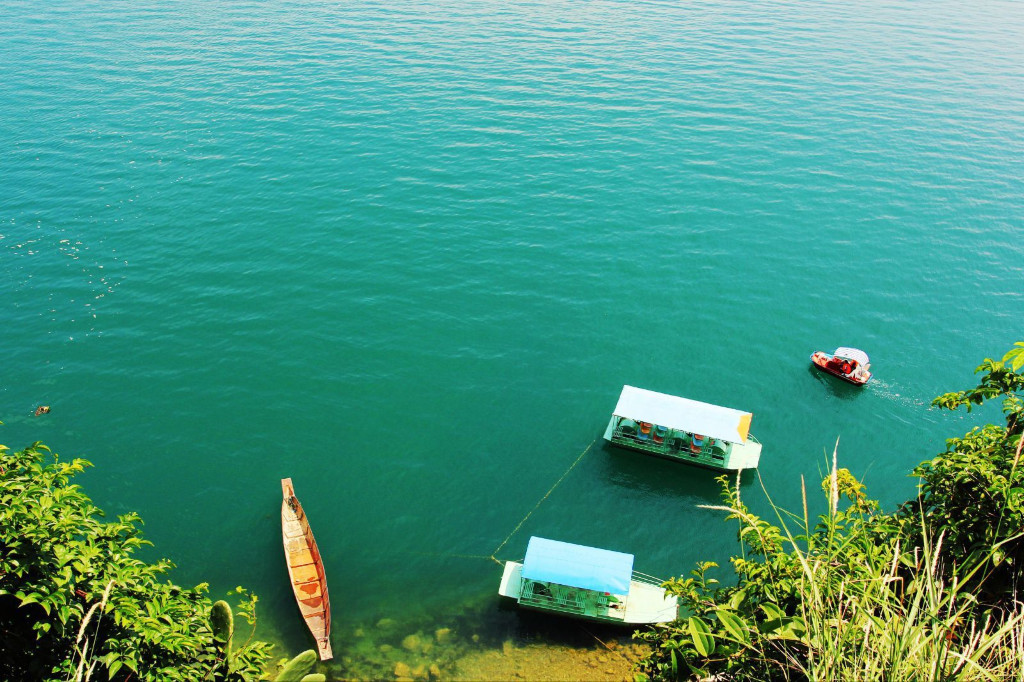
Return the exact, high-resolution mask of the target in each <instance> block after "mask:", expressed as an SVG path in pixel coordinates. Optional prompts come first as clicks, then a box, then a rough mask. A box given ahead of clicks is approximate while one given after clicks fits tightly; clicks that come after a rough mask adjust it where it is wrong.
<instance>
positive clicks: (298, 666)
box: [273, 649, 326, 682]
mask: <svg viewBox="0 0 1024 682" xmlns="http://www.w3.org/2000/svg"><path fill="white" fill-rule="evenodd" d="M316 661H317V653H316V651H314V650H312V649H308V650H306V651H303V652H302V653H301V654H299V655H298V656H296V657H295V658H293V659H291V660H290V661H286V662H285V663H284V664H283V665H282V667H281V670H280V671H279V672H278V673H277V675H276V676H275V677H274V678H273V679H274V682H324V680H325V679H326V677H325V676H324V675H322V674H320V673H314V674H307V673H309V671H310V670H312V668H313V666H314V665H316Z"/></svg>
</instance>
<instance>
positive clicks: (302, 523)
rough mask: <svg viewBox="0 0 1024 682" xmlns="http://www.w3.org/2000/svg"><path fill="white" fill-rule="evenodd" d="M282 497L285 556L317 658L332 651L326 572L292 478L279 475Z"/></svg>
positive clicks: (282, 532)
mask: <svg viewBox="0 0 1024 682" xmlns="http://www.w3.org/2000/svg"><path fill="white" fill-rule="evenodd" d="M281 490H282V492H283V493H284V501H283V502H282V503H281V535H282V536H283V537H284V558H285V561H286V562H287V563H288V578H289V579H290V580H291V583H292V591H293V592H294V593H295V601H296V602H298V604H299V611H300V612H301V613H302V617H303V619H305V621H306V626H307V627H308V628H309V631H310V632H311V633H313V639H315V640H316V648H317V650H318V651H319V653H320V660H321V661H326V660H327V659H329V658H331V657H333V655H334V654H333V653H331V602H330V599H329V598H328V595H327V576H326V575H325V574H324V563H323V560H321V558H320V550H319V549H317V546H316V540H315V539H313V531H312V530H311V529H310V527H309V521H307V520H306V514H305V512H303V511H302V505H301V504H299V500H298V499H297V498H296V497H295V490H294V488H292V479H290V478H282V479H281Z"/></svg>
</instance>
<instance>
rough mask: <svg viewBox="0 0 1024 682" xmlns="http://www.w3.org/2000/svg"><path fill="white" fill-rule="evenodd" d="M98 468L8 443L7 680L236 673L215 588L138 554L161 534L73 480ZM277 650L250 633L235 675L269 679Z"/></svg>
mask: <svg viewBox="0 0 1024 682" xmlns="http://www.w3.org/2000/svg"><path fill="white" fill-rule="evenodd" d="M47 460H51V461H47ZM87 466H90V465H89V463H88V462H86V461H85V460H83V459H74V460H72V461H70V462H64V461H60V459H59V458H58V457H57V456H56V455H51V454H50V451H49V449H48V448H47V447H46V446H45V445H42V444H41V443H35V444H33V445H32V446H30V447H28V448H25V449H24V450H22V451H20V452H12V451H11V450H10V449H9V448H7V447H4V446H0V632H2V633H3V636H2V637H0V679H9V680H32V679H66V680H71V679H75V680H79V679H85V678H86V675H88V676H89V679H92V680H106V679H110V680H129V679H131V680H154V681H156V680H160V681H163V680H171V681H173V680H187V681H189V682H192V681H194V680H202V679H228V678H226V677H225V675H226V674H227V670H226V668H225V667H224V664H225V663H226V658H225V652H226V651H227V641H228V640H230V625H229V626H228V637H227V638H226V639H224V638H223V634H224V631H223V629H221V630H220V632H221V636H222V640H221V641H220V642H218V641H217V639H216V638H215V636H214V631H213V629H212V627H211V623H210V617H211V604H210V599H209V597H208V596H207V595H206V591H207V586H206V585H205V584H200V585H197V586H196V587H193V588H190V589H185V588H181V587H179V586H177V585H174V584H173V583H170V582H167V581H165V580H162V577H163V576H164V575H165V574H166V573H167V572H168V571H169V570H170V569H171V568H172V564H171V563H170V562H169V561H167V560H160V561H157V562H156V563H147V562H144V561H141V560H139V559H136V558H135V557H134V553H135V551H136V550H137V549H138V548H139V547H142V546H144V545H147V544H150V543H148V542H147V541H146V540H144V539H143V538H142V534H141V531H140V528H139V524H140V523H141V520H140V519H139V517H138V516H137V515H136V514H134V513H129V514H123V515H121V516H118V517H117V519H116V520H114V521H104V520H102V517H103V514H102V512H101V511H100V509H98V508H97V507H96V506H95V505H94V504H93V503H92V501H91V500H90V499H89V497H88V496H86V494H85V493H84V492H83V491H82V490H81V488H80V487H79V486H78V485H76V484H73V483H72V480H73V478H74V476H75V475H77V474H79V473H81V472H82V471H84V469H85V467H87ZM254 607H255V601H254V600H251V607H245V608H249V609H250V611H249V613H252V611H251V609H254ZM223 616H224V613H223V612H220V613H219V615H217V616H216V617H215V620H216V619H221V620H220V623H219V624H218V625H217V627H218V628H223V627H224V625H225V623H224V622H223V620H222V619H223ZM228 616H229V618H230V610H229V612H228ZM269 656H270V654H269V645H267V644H265V643H263V642H253V643H251V644H249V643H247V644H246V646H244V647H242V649H240V650H239V651H237V652H232V653H231V654H230V658H231V659H232V661H231V670H232V671H233V672H232V675H234V677H232V678H230V679H239V680H241V679H255V678H257V677H258V676H259V675H260V673H261V671H262V669H263V668H264V666H265V664H266V662H267V661H268V659H269Z"/></svg>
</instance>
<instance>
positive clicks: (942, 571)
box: [637, 343, 1024, 681]
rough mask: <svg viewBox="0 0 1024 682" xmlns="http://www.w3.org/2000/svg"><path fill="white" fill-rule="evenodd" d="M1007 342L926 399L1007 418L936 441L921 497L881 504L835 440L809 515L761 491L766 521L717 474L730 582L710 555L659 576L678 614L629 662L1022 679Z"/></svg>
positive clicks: (783, 674)
mask: <svg viewBox="0 0 1024 682" xmlns="http://www.w3.org/2000/svg"><path fill="white" fill-rule="evenodd" d="M1017 346H1019V348H1015V349H1014V350H1012V351H1011V352H1010V353H1008V354H1007V356H1006V357H1004V358H1003V361H1002V362H996V361H993V360H986V361H985V363H983V364H982V365H981V367H979V368H978V371H979V372H982V373H983V376H982V377H981V380H980V382H979V385H978V386H977V387H976V388H973V389H969V390H967V391H961V392H958V393H949V394H946V395H944V396H940V397H939V398H937V399H936V401H935V405H937V406H940V407H946V408H950V409H955V408H957V407H960V406H964V405H966V406H967V408H968V409H970V408H971V406H972V405H980V404H982V403H983V402H984V401H986V400H990V399H994V398H1002V399H1003V412H1004V415H1005V417H1006V425H1005V426H1001V425H1000V426H994V425H989V426H985V427H982V428H976V429H973V430H972V431H971V432H969V433H968V434H966V435H965V436H964V437H963V438H953V439H950V440H949V441H947V449H946V452H944V453H942V454H941V455H939V456H938V457H937V458H935V459H934V460H932V461H930V462H925V463H923V464H922V465H920V466H919V467H918V468H917V469H916V470H915V474H916V475H918V476H920V479H921V486H920V488H921V494H920V496H919V498H918V499H917V500H914V501H911V502H908V503H906V504H905V505H903V506H902V507H900V509H899V510H897V512H895V513H893V514H883V513H880V512H879V511H878V510H879V505H878V503H877V502H876V501H874V500H870V499H868V498H867V494H866V491H865V489H864V486H863V485H862V484H861V483H860V482H859V481H857V480H856V479H855V478H854V477H853V475H852V474H851V473H850V472H849V471H848V470H846V469H840V468H839V467H838V466H837V464H836V463H835V457H836V455H835V454H833V466H832V469H831V471H830V474H829V476H828V477H827V478H826V479H825V480H824V481H823V482H822V490H823V492H824V493H825V496H826V500H827V502H828V512H827V513H826V514H823V515H821V516H819V517H818V518H817V519H816V520H814V521H813V522H812V521H811V519H809V518H808V514H807V502H806V493H805V501H804V512H803V514H802V516H798V515H795V514H791V513H789V512H786V511H784V510H780V509H778V508H776V507H774V506H773V507H772V508H773V509H774V512H775V515H776V521H775V522H774V523H773V522H769V521H766V520H765V519H762V518H760V517H758V516H757V515H755V514H753V513H751V512H750V510H749V509H748V508H747V507H746V506H745V505H744V504H742V502H741V501H740V498H739V494H738V491H737V490H733V489H730V487H729V482H728V480H727V479H725V478H722V479H720V481H721V484H722V487H723V493H722V494H723V500H724V504H723V505H722V506H718V507H712V508H715V509H719V510H722V511H724V512H726V514H727V516H726V518H727V519H728V520H731V521H735V522H737V523H738V525H739V532H738V536H739V540H740V547H741V550H742V551H741V553H740V556H736V557H733V558H732V559H731V562H732V564H733V569H734V571H735V573H736V576H737V581H736V584H735V585H727V586H722V585H720V584H719V583H718V581H717V580H715V579H713V578H711V577H710V576H709V571H710V570H712V569H714V568H717V567H716V566H715V564H713V563H701V564H698V566H697V568H696V570H694V571H692V573H691V576H692V577H689V578H686V579H672V580H670V581H668V582H667V583H665V587H666V588H667V589H668V590H669V591H670V592H671V593H673V594H675V595H677V596H678V597H679V598H680V602H681V604H682V607H683V611H684V612H685V613H686V614H687V615H686V617H685V618H683V619H680V620H678V621H676V622H673V623H670V624H668V625H665V626H661V627H659V628H656V629H653V630H650V631H646V632H641V633H638V634H637V636H638V637H639V638H640V639H642V640H645V641H647V642H649V643H650V644H651V645H652V653H651V654H650V655H649V656H648V657H647V658H646V659H645V660H644V661H643V662H642V663H641V665H640V675H639V677H640V678H656V679H700V678H708V677H714V676H718V678H719V679H735V680H759V681H760V680H867V679H886V680H920V679H927V680H940V679H941V680H947V679H950V680H951V679H957V680H960V679H965V680H967V679H979V680H980V679H985V680H1002V679H1024V657H1022V656H1020V653H1019V648H1020V642H1022V641H1024V611H1022V606H1021V603H1020V602H1019V601H1018V600H1017V597H1016V595H1017V594H1019V588H1020V587H1024V585H1021V579H1022V573H1021V567H1022V566H1024V554H1022V551H1024V547H1022V542H1024V478H1022V473H1021V468H1022V467H1020V466H1019V465H1020V460H1021V450H1022V444H1021V430H1022V425H1024V415H1022V411H1021V399H1020V397H1021V390H1022V388H1024V377H1022V376H1021V375H1020V374H1018V373H1017V371H1018V370H1020V369H1021V367H1024V343H1018V344H1017ZM1007 362H1009V363H1011V364H1010V366H1007V365H1006V364H1005V363H1007ZM844 499H845V500H847V501H848V504H846V503H844V504H842V505H841V504H840V503H841V500H844ZM769 501H770V500H769ZM791 528H794V529H795V530H791Z"/></svg>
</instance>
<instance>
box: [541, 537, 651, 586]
mask: <svg viewBox="0 0 1024 682" xmlns="http://www.w3.org/2000/svg"><path fill="white" fill-rule="evenodd" d="M632 575H633V555H632V554H623V553H622V552H612V551H609V550H607V549H597V548H595V547H584V546H583V545H573V544H571V543H568V542H559V541H557V540H546V539H544V538H538V537H532V538H530V544H529V545H528V546H527V548H526V558H525V559H524V560H523V577H524V578H526V579H528V580H540V581H542V582H547V583H558V584H559V585H568V586H569V587H580V588H583V589H586V590H595V591H597V592H611V593H612V594H629V579H630V577H632Z"/></svg>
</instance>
